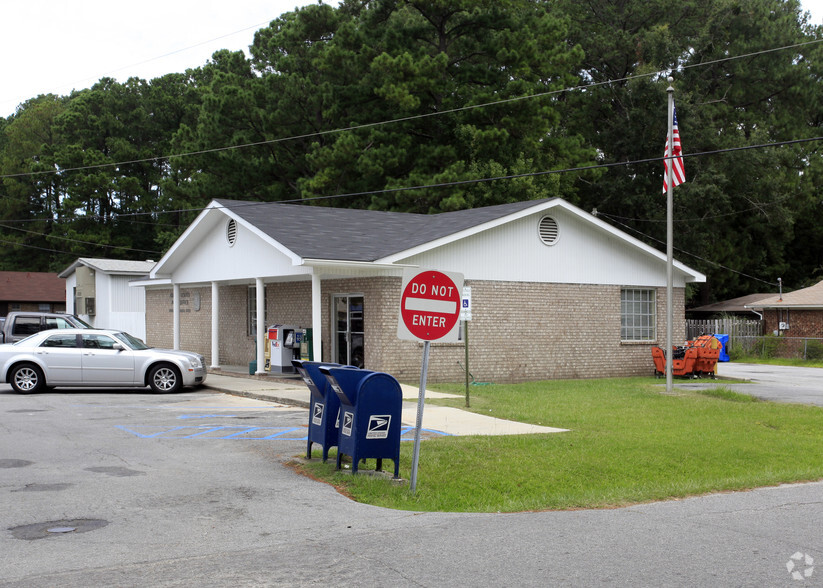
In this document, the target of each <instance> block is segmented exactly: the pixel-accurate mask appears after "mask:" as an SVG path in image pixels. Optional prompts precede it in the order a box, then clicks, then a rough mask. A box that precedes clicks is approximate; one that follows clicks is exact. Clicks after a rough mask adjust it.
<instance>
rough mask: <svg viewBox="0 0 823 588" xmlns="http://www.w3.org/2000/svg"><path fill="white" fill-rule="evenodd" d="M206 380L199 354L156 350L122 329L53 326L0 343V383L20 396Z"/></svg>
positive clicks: (169, 386)
mask: <svg viewBox="0 0 823 588" xmlns="http://www.w3.org/2000/svg"><path fill="white" fill-rule="evenodd" d="M205 381H206V367H205V360H204V359H203V356H202V355H199V354H197V353H191V352H188V351H174V350H171V349H154V348H152V347H148V346H147V345H146V344H145V343H143V342H142V341H141V340H140V339H137V338H135V337H132V336H131V335H129V334H128V333H123V332H122V331H116V330H110V329H55V330H50V331H42V332H40V333H37V334H36V335H32V336H30V337H27V338H25V339H23V340H22V341H18V342H17V343H13V344H6V345H0V382H7V383H9V384H11V387H12V388H14V390H15V391H16V392H18V393H20V394H31V393H34V392H40V391H42V390H44V389H46V388H53V387H55V386H74V387H92V386H96V387H107V388H109V387H135V386H149V387H151V389H152V390H153V391H154V392H158V393H170V392H177V391H178V390H180V388H181V387H183V386H197V385H200V384H202V383H203V382H205Z"/></svg>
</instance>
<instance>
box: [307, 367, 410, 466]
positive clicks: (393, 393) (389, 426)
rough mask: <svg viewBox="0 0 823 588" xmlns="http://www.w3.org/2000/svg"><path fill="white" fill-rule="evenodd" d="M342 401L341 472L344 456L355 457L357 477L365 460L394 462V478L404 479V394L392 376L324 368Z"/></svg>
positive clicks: (338, 452)
mask: <svg viewBox="0 0 823 588" xmlns="http://www.w3.org/2000/svg"><path fill="white" fill-rule="evenodd" d="M319 369H320V372H321V373H322V374H324V375H325V376H326V378H327V379H328V381H329V384H330V385H331V388H332V390H333V391H334V392H335V394H337V397H338V399H339V400H340V431H339V435H338V444H337V469H340V458H341V456H342V455H343V454H345V455H348V456H350V457H351V460H352V472H354V473H357V466H358V464H359V462H360V460H361V459H369V458H373V459H376V460H377V468H376V469H377V470H378V471H380V470H381V469H382V468H383V459H391V460H393V461H394V477H395V478H398V477H399V476H400V418H401V413H402V409H403V391H402V390H401V389H400V384H399V383H398V381H397V380H396V379H395V378H394V377H393V376H390V375H389V374H385V373H382V372H373V371H370V370H361V369H346V368H340V367H326V366H320V368H319Z"/></svg>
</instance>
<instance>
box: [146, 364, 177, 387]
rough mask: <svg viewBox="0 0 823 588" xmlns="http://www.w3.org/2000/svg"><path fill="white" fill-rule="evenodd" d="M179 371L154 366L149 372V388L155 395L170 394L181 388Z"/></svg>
mask: <svg viewBox="0 0 823 588" xmlns="http://www.w3.org/2000/svg"><path fill="white" fill-rule="evenodd" d="M182 385H183V382H182V378H181V377H180V370H178V369H177V368H176V367H174V366H171V365H156V366H154V367H153V368H151V372H149V386H150V387H151V389H152V391H153V392H156V393H157V394H171V393H173V392H177V391H178V390H180V388H181V387H182Z"/></svg>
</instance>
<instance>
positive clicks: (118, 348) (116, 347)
mask: <svg viewBox="0 0 823 588" xmlns="http://www.w3.org/2000/svg"><path fill="white" fill-rule="evenodd" d="M111 348H112V349H114V350H116V351H123V350H124V349H125V347H123V344H122V343H115V344H114V345H112V346H111Z"/></svg>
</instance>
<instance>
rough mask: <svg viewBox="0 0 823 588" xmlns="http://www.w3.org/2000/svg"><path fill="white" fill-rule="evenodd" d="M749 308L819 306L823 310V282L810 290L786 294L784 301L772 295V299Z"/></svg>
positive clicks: (760, 301)
mask: <svg viewBox="0 0 823 588" xmlns="http://www.w3.org/2000/svg"><path fill="white" fill-rule="evenodd" d="M748 306H749V307H751V308H776V307H791V306H803V307H810V306H819V307H821V308H823V280H821V281H820V282H818V283H817V284H815V285H814V286H809V287H808V288H803V289H801V290H795V291H794V292H786V293H785V294H783V300H780V295H776V296H775V295H772V296H771V297H770V298H766V299H763V300H758V301H757V302H755V303H752V304H749V305H748Z"/></svg>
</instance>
